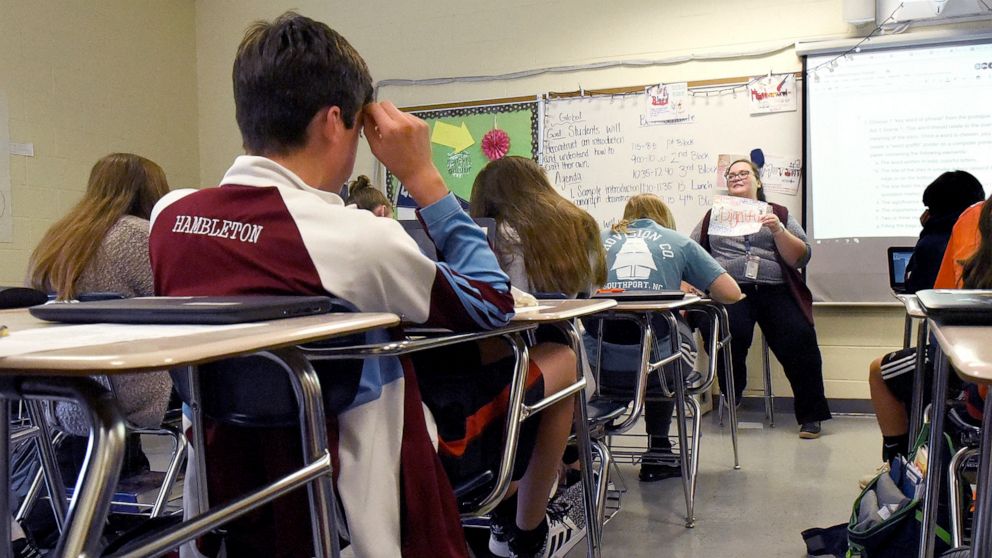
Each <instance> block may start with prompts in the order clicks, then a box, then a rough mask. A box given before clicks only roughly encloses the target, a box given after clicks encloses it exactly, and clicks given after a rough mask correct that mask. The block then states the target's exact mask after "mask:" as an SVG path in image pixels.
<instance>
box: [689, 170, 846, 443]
mask: <svg viewBox="0 0 992 558" xmlns="http://www.w3.org/2000/svg"><path fill="white" fill-rule="evenodd" d="M726 179H727V190H728V192H729V194H730V196H732V197H734V198H741V199H740V200H728V201H730V202H734V203H733V204H721V203H719V199H718V201H717V202H716V203H715V207H717V206H719V207H717V210H716V213H715V215H714V210H710V211H709V212H707V213H706V216H705V217H703V220H702V221H700V223H699V224H698V225H696V228H695V229H694V230H693V231H692V238H693V240H696V241H697V242H699V243H700V244H701V245H702V246H703V248H705V249H706V250H707V251H708V252H709V253H710V254H711V255H712V256H713V258H714V259H716V261H717V262H719V263H720V265H722V266H723V268H724V269H726V270H727V273H729V274H730V276H731V277H733V278H734V279H735V280H736V281H737V283H738V284H740V286H741V291H742V292H743V293H745V294H746V295H747V297H746V298H745V299H744V300H742V301H740V302H738V303H737V304H734V305H731V306H728V307H727V314H728V315H729V317H730V334H731V336H732V340H731V349H732V352H733V359H732V360H733V368H734V369H733V374H734V384H735V388H736V393H734V394H733V395H734V401H735V402H739V401H740V399H741V394H742V393H743V392H744V387H745V386H746V385H747V365H746V362H747V352H748V349H750V347H751V340H752V338H753V337H754V324H755V323H757V324H758V325H760V326H761V331H762V332H763V333H764V335H765V338H766V339H767V340H768V347H769V348H770V349H771V350H772V352H773V353H774V354H775V356H776V357H777V358H778V360H779V362H781V363H782V367H783V368H784V369H785V376H786V377H787V378H788V379H789V383H790V384H791V385H792V392H793V394H794V396H795V412H796V421H797V422H798V423H799V425H800V429H799V437H800V438H805V439H814V438H819V436H820V422H821V421H824V420H828V419H830V409H829V408H828V406H827V399H826V397H825V396H824V394H823V361H822V359H821V357H820V348H819V346H818V345H817V341H816V330H815V329H814V327H813V298H812V295H811V294H810V292H809V289H807V288H806V284H805V282H803V278H802V276H801V275H800V274H799V268H801V267H803V266H805V265H806V263H807V262H809V258H810V246H809V242H807V240H806V233H805V232H804V231H803V229H802V227H800V226H799V222H798V221H796V220H795V219H794V218H793V217H792V216H791V215H789V212H788V210H787V209H786V208H785V207H783V206H781V205H778V204H775V203H766V204H762V203H760V202H765V195H764V191H763V190H762V188H761V179H760V178H759V176H758V168H757V167H756V166H755V165H754V163H752V162H751V161H750V160H748V159H739V160H737V161H734V162H733V163H731V165H730V166H729V167H728V168H727V174H726ZM746 200H750V201H751V203H747V201H746ZM727 206H732V210H728V209H727ZM726 235H730V236H726ZM720 365H721V370H720V385H721V388H723V387H724V383H725V380H724V378H725V377H726V376H725V375H726V373H727V371H726V370H723V369H722V366H723V361H722V360H721V361H720ZM723 392H724V393H727V390H726V389H723ZM728 397H729V394H728Z"/></svg>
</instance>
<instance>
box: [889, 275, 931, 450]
mask: <svg viewBox="0 0 992 558" xmlns="http://www.w3.org/2000/svg"><path fill="white" fill-rule="evenodd" d="M893 295H894V296H895V297H896V298H897V299H898V300H899V302H901V303H902V304H903V306H904V307H905V308H906V321H905V326H904V329H903V342H902V348H904V349H908V348H909V346H910V338H911V337H912V332H913V321H914V320H919V322H920V325H919V326H918V327H917V329H916V370H915V371H914V375H913V399H912V401H911V402H910V406H909V410H910V413H909V439H910V441H913V440H916V437H917V436H918V435H919V433H920V427H921V426H922V425H923V390H924V385H925V384H926V377H925V372H924V368H925V365H926V358H927V353H926V346H927V335H928V331H929V326H928V325H927V320H926V318H927V313H926V310H924V309H923V307H922V306H920V301H919V300H918V299H917V298H916V295H911V294H896V293H893Z"/></svg>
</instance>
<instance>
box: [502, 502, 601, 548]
mask: <svg viewBox="0 0 992 558" xmlns="http://www.w3.org/2000/svg"><path fill="white" fill-rule="evenodd" d="M544 521H545V522H546V523H547V530H548V533H547V535H545V537H544V540H543V541H541V544H540V545H537V546H536V548H533V547H532V548H519V547H518V544H517V539H516V538H515V537H514V538H511V539H510V541H509V545H508V546H509V550H510V554H509V555H510V558H551V557H552V556H564V555H565V554H566V553H567V552H568V551H569V550H571V549H572V547H574V546H575V544H576V543H577V542H578V540H579V539H581V538H582V536H583V534H584V531H585V530H584V529H579V528H578V527H577V526H576V525H575V523H574V522H573V521H572V520H571V519H570V518H569V517H568V505H567V504H562V503H561V502H551V503H549V504H548V515H547V516H546V517H545V518H544Z"/></svg>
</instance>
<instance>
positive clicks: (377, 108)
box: [363, 101, 448, 207]
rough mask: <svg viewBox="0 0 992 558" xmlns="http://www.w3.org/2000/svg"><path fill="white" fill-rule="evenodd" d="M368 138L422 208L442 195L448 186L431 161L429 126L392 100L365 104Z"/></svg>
mask: <svg viewBox="0 0 992 558" xmlns="http://www.w3.org/2000/svg"><path fill="white" fill-rule="evenodd" d="M364 113H365V123H364V125H363V126H364V130H365V138H366V139H367V140H368V142H369V147H370V148H371V149H372V154H373V155H375V157H376V159H379V160H380V161H382V164H383V165H386V168H387V169H389V171H390V172H392V173H393V174H394V175H396V178H398V179H399V180H400V182H402V183H403V185H404V186H406V189H407V190H408V191H409V192H410V195H411V196H413V199H414V200H416V201H417V204H418V205H420V206H421V207H424V206H427V205H430V204H432V203H434V202H436V201H437V200H439V199H441V198H443V197H444V196H445V195H447V193H448V188H447V187H446V186H445V185H444V180H442V179H441V174H440V173H439V172H438V171H437V168H435V167H434V162H433V161H432V160H431V142H430V127H429V126H428V125H427V123H426V122H424V121H423V120H421V119H419V118H417V117H416V116H414V115H412V114H407V113H405V112H403V111H401V110H399V109H398V108H396V106H394V105H393V104H392V103H390V102H389V101H383V102H381V103H369V104H367V105H365V109H364Z"/></svg>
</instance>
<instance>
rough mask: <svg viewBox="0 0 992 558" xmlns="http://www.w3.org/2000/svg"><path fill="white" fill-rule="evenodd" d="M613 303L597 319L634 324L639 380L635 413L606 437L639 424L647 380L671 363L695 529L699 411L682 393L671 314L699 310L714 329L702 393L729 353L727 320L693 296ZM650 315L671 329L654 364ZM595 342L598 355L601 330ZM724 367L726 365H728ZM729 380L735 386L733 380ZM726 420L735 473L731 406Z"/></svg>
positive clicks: (719, 309) (714, 306)
mask: <svg viewBox="0 0 992 558" xmlns="http://www.w3.org/2000/svg"><path fill="white" fill-rule="evenodd" d="M616 300H617V306H616V307H614V308H612V309H610V310H609V311H608V312H606V313H605V314H604V315H601V316H600V317H602V318H606V319H627V320H631V321H634V322H636V323H637V324H638V325H639V326H640V328H641V362H640V372H639V374H638V375H637V380H636V383H635V386H634V398H633V408H632V410H631V412H630V414H629V415H628V417H627V418H626V420H624V422H623V423H621V424H620V425H618V426H616V427H613V428H610V429H609V430H610V433H613V434H622V433H623V432H625V431H627V430H629V429H630V428H631V427H632V426H633V425H634V424H635V423H636V422H637V420H638V419H639V418H640V416H641V414H642V412H643V409H644V399H645V393H646V390H647V378H648V376H649V375H650V373H651V372H654V371H657V370H659V369H661V368H662V367H664V366H666V365H668V364H672V363H674V364H675V366H674V367H673V370H674V371H675V381H674V384H675V393H674V394H673V395H674V400H675V410H676V414H677V418H678V437H679V447H680V448H682V450H681V451H680V452H679V459H680V461H681V466H682V470H683V471H685V472H686V474H684V475H682V485H683V492H684V494H685V505H686V527H693V526H694V525H695V495H696V479H697V473H698V471H699V452H698V447H699V437H700V428H699V426H700V411H699V408H698V406H696V405H695V402H694V401H692V400H691V399H690V398H689V397H688V396H687V393H686V386H685V373H684V371H683V369H682V364H681V361H680V357H681V353H680V352H679V338H678V325H677V321H676V317H675V315H676V313H677V312H679V311H681V310H699V311H702V312H704V313H705V314H707V315H708V316H709V317H710V320H711V327H712V328H713V330H712V331H713V335H712V336H711V341H710V348H709V349H708V351H709V354H710V363H709V370H708V372H707V375H706V378H705V379H704V382H703V386H701V390H706V389H709V387H710V386H711V385H712V384H713V380H714V379H715V378H716V370H717V358H718V356H717V353H718V352H719V351H720V350H721V349H722V350H724V351H729V345H726V344H727V343H729V334H728V335H727V336H724V335H723V329H725V328H726V327H727V322H726V319H725V318H723V314H724V313H725V312H726V311H725V310H724V309H723V308H722V306H721V305H719V304H718V303H716V302H713V301H712V300H710V299H703V298H700V297H698V296H694V295H686V296H685V297H684V298H682V299H677V300H657V301H646V300H637V301H633V300H631V301H625V300H624V299H623V298H622V296H618V297H616ZM653 314H659V315H660V316H662V317H663V318H664V319H665V320H666V321H667V323H668V329H669V347H670V354H669V356H667V357H665V358H663V359H661V360H659V361H657V362H651V351H652V348H653V347H654V331H653V328H652V326H651V316H652V315H653ZM598 341H599V342H600V343H599V346H600V354H601V353H602V328H601V329H600V331H599V338H598ZM727 364H728V366H729V361H728V363H727ZM728 370H729V368H728ZM730 381H731V382H732V381H733V380H732V378H731V379H730ZM662 386H663V390H665V389H666V388H665V387H664V382H662ZM730 389H733V384H732V383H731V384H730ZM690 402H691V403H690ZM686 404H692V405H693V406H694V409H695V411H694V417H693V423H694V428H693V432H692V445H691V451H687V450H688V448H690V445H689V444H688V434H687V432H686V410H685V405H686ZM730 421H731V433H732V439H733V442H734V468H735V469H739V468H740V463H739V462H738V460H737V412H736V407H734V406H731V409H730Z"/></svg>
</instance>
